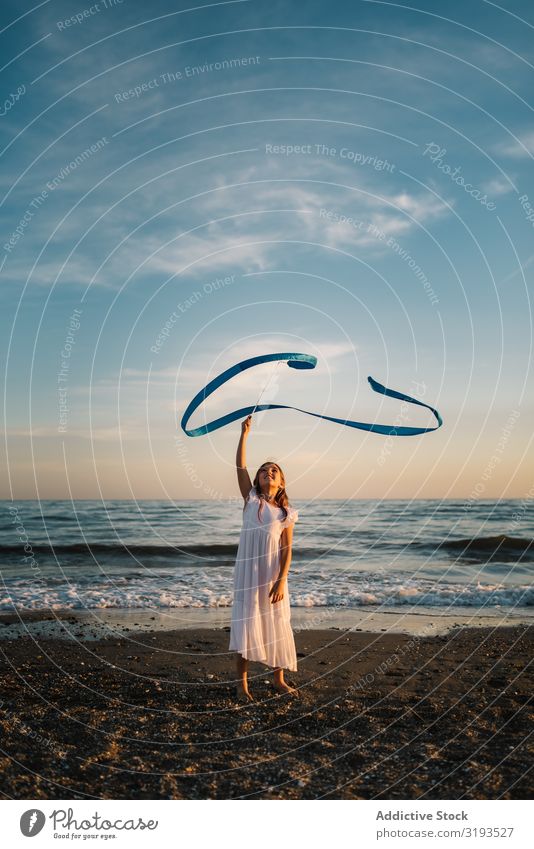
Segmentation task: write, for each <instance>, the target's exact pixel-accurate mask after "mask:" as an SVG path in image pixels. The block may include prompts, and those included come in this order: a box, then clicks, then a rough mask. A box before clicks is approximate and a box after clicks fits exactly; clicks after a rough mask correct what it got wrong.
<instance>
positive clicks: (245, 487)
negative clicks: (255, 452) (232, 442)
mask: <svg viewBox="0 0 534 849" xmlns="http://www.w3.org/2000/svg"><path fill="white" fill-rule="evenodd" d="M251 423H252V416H247V418H246V419H245V421H244V422H241V436H240V437H239V443H238V446H237V454H236V458H235V464H236V469H237V482H238V484H239V490H240V492H241V495H242V496H243V498H246V497H247V496H248V494H249V492H250V490H251V489H252V481H251V480H250V475H249V473H248V471H247V452H246V446H247V437H248V433H249V430H250V425H251Z"/></svg>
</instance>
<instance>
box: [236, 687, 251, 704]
mask: <svg viewBox="0 0 534 849" xmlns="http://www.w3.org/2000/svg"><path fill="white" fill-rule="evenodd" d="M235 695H236V698H237V701H238V702H253V701H254V696H253V695H252V693H251V692H250V691H249V689H248V687H247V688H245V687H242V686H238V687H236V688H235Z"/></svg>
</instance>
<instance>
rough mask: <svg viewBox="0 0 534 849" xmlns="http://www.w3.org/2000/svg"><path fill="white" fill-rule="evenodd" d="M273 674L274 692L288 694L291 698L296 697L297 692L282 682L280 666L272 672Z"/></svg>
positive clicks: (282, 675)
mask: <svg viewBox="0 0 534 849" xmlns="http://www.w3.org/2000/svg"><path fill="white" fill-rule="evenodd" d="M273 674H274V686H275V689H276V690H279V691H280V692H281V693H290V694H291V695H292V696H298V695H300V694H299V691H298V690H296V689H295V687H290V686H289V684H286V682H285V681H284V670H283V668H282V667H281V666H277V667H275V668H274V670H273Z"/></svg>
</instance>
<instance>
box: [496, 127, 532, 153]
mask: <svg viewBox="0 0 534 849" xmlns="http://www.w3.org/2000/svg"><path fill="white" fill-rule="evenodd" d="M494 149H495V151H496V153H499V154H501V156H510V157H511V158H512V159H526V158H527V157H532V156H534V130H530V131H528V132H526V133H520V134H519V136H518V137H517V141H516V140H515V139H514V140H512V141H507V142H502V143H500V144H497V145H496V146H495V148H494Z"/></svg>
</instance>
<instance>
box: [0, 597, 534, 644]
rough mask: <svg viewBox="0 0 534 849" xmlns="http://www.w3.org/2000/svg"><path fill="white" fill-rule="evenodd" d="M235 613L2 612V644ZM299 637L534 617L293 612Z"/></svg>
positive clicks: (217, 621) (167, 627)
mask: <svg viewBox="0 0 534 849" xmlns="http://www.w3.org/2000/svg"><path fill="white" fill-rule="evenodd" d="M230 621H231V608H229V607H224V608H222V607H219V608H161V609H158V610H150V609H149V610H146V609H143V608H90V609H85V610H79V609H68V608H67V609H58V610H51V609H46V610H17V611H13V612H8V611H0V643H1V642H2V641H4V640H10V639H18V638H20V637H23V636H25V635H27V636H33V637H40V638H46V639H75V640H82V641H86V640H88V641H92V640H101V639H106V638H114V637H117V636H120V635H126V634H129V633H134V632H139V633H144V634H146V633H159V632H161V631H179V630H192V629H197V628H203V629H213V630H225V629H228V628H229V626H230ZM291 624H292V628H293V631H294V633H295V634H297V633H299V632H306V631H310V630H342V631H362V632H365V633H368V634H375V633H383V632H387V633H391V634H409V635H417V636H443V635H445V634H448V633H450V632H451V631H452V630H453V629H455V628H507V627H514V626H521V625H526V626H529V625H531V626H534V613H530V611H528V612H524V611H522V612H519V613H517V612H513V610H512V611H510V612H508V611H507V610H503V611H501V612H498V611H495V610H493V611H491V613H488V612H486V611H485V612H482V613H481V612H479V611H478V610H474V611H473V613H472V614H467V613H466V612H465V608H463V609H462V608H459V609H458V608H456V609H452V610H451V609H449V610H447V609H445V610H444V611H443V612H440V610H439V609H438V610H436V609H429V608H420V609H419V610H417V611H414V610H413V609H411V610H410V611H409V612H408V611H405V610H402V609H399V608H396V609H385V608H380V609H377V610H373V609H372V608H371V607H370V606H366V607H362V608H345V609H343V610H339V609H335V608H326V607H323V608H320V607H314V608H301V607H292V608H291Z"/></svg>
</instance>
